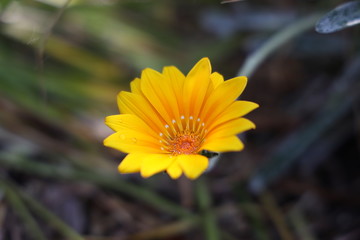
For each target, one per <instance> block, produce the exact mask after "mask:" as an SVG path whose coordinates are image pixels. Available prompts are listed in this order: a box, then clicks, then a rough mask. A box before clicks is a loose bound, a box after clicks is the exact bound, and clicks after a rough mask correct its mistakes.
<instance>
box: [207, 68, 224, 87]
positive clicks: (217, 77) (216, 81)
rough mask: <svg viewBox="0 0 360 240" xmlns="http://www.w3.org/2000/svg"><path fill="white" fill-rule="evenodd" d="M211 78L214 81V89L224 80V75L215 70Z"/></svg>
mask: <svg viewBox="0 0 360 240" xmlns="http://www.w3.org/2000/svg"><path fill="white" fill-rule="evenodd" d="M210 79H211V81H212V83H213V86H214V89H215V88H217V87H218V86H219V85H220V84H221V83H223V82H224V77H223V76H222V75H221V74H220V73H218V72H213V73H212V74H211V75H210Z"/></svg>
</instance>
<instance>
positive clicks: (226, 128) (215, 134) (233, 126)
mask: <svg viewBox="0 0 360 240" xmlns="http://www.w3.org/2000/svg"><path fill="white" fill-rule="evenodd" d="M254 128H255V124H254V123H253V122H251V121H250V120H248V119H246V118H238V119H234V120H230V121H228V122H225V123H223V124H220V125H218V126H217V127H215V128H214V129H213V130H212V131H209V133H208V134H207V136H206V141H209V142H211V141H212V140H213V139H217V138H225V137H230V136H232V135H236V134H239V133H241V132H244V131H246V130H249V129H254Z"/></svg>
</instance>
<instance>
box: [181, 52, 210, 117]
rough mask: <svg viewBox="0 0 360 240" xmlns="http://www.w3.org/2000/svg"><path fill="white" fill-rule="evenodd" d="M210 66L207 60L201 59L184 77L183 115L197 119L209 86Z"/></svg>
mask: <svg viewBox="0 0 360 240" xmlns="http://www.w3.org/2000/svg"><path fill="white" fill-rule="evenodd" d="M210 74H211V64H210V61H209V59H208V58H202V59H201V60H200V61H199V62H198V63H196V64H195V66H194V67H193V68H192V69H191V70H190V72H189V74H188V75H187V76H186V79H185V83H184V90H183V94H184V96H183V101H184V110H185V111H184V115H185V117H186V118H188V117H190V116H192V117H194V118H198V116H199V112H200V108H201V107H202V106H203V102H204V97H205V95H206V91H207V89H208V85H209V84H210Z"/></svg>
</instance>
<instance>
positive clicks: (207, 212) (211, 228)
mask: <svg viewBox="0 0 360 240" xmlns="http://www.w3.org/2000/svg"><path fill="white" fill-rule="evenodd" d="M196 187H197V191H196V192H197V197H198V202H199V206H200V210H201V211H202V214H203V215H202V220H203V225H204V230H205V234H206V239H207V240H219V239H220V234H219V229H218V226H217V223H216V216H215V213H214V211H213V210H212V209H211V195H210V193H209V190H208V187H207V184H206V179H205V177H204V176H203V177H201V178H200V179H198V181H197V185H196Z"/></svg>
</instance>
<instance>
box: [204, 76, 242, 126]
mask: <svg viewBox="0 0 360 240" xmlns="http://www.w3.org/2000/svg"><path fill="white" fill-rule="evenodd" d="M246 83H247V78H246V77H236V78H232V79H230V80H227V81H225V82H223V83H221V84H220V85H219V86H218V87H217V88H216V89H214V91H213V92H212V93H211V95H210V96H209V98H208V99H207V101H206V103H205V105H204V108H203V111H202V117H201V119H206V121H207V124H209V125H210V124H211V123H212V121H214V119H216V117H217V116H218V115H219V114H220V113H222V112H223V111H224V110H225V109H226V108H227V107H228V106H230V104H231V103H232V102H233V101H234V100H235V99H236V98H238V97H239V95H240V94H241V93H242V92H243V90H244V89H245V86H246Z"/></svg>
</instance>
